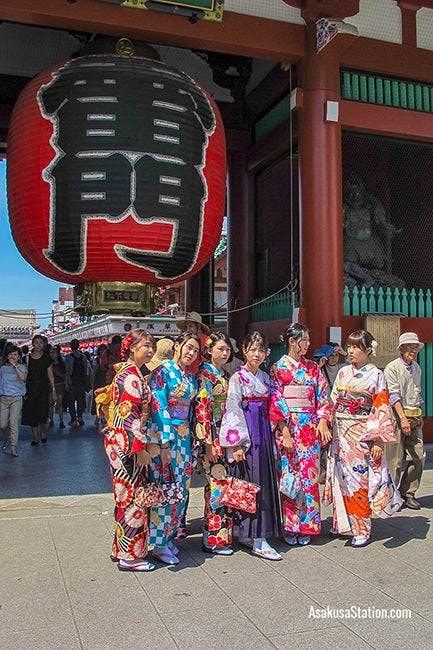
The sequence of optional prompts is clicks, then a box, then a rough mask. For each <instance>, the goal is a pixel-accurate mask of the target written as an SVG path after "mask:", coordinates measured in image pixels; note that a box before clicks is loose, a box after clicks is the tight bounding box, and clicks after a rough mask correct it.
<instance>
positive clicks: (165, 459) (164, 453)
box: [159, 447, 171, 465]
mask: <svg viewBox="0 0 433 650" xmlns="http://www.w3.org/2000/svg"><path fill="white" fill-rule="evenodd" d="M159 456H160V458H161V463H162V464H163V465H170V463H171V449H170V447H164V449H163V448H162V447H161V452H160V454H159Z"/></svg>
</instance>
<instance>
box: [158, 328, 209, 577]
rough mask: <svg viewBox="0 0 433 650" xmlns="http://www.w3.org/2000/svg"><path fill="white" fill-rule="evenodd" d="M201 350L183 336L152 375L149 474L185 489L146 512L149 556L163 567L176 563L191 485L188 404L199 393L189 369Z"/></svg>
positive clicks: (191, 337)
mask: <svg viewBox="0 0 433 650" xmlns="http://www.w3.org/2000/svg"><path fill="white" fill-rule="evenodd" d="M199 352H200V339H199V337H198V336H196V335H195V334H190V333H189V332H184V333H183V334H182V335H181V336H179V338H178V339H177V340H176V342H175V344H174V357H173V359H172V360H166V361H163V362H162V364H161V365H160V366H159V367H158V368H157V369H156V370H155V371H154V372H153V373H152V374H151V375H150V379H149V387H150V389H151V391H152V408H151V420H150V426H149V429H148V441H149V443H150V444H149V452H150V453H151V455H152V465H151V474H152V476H153V479H154V480H155V481H160V480H161V479H163V481H164V482H167V483H171V482H173V480H174V481H175V482H176V483H177V484H178V485H180V486H182V487H183V499H182V500H181V501H179V502H178V503H176V504H174V505H165V506H159V507H155V508H152V509H151V512H150V524H149V525H150V544H151V545H153V546H154V549H153V555H154V557H155V558H156V559H158V560H160V561H161V562H165V563H166V564H178V563H179V558H178V557H177V554H178V549H177V547H176V546H175V544H174V543H173V542H172V539H173V538H174V537H175V535H176V532H177V529H178V527H179V523H180V520H181V518H182V515H183V514H184V512H185V509H186V504H187V499H188V494H189V488H190V483H191V473H192V472H191V469H192V462H191V461H192V457H191V430H190V427H191V415H192V413H191V411H192V408H191V402H192V400H193V399H194V398H195V396H196V394H197V379H196V378H195V377H194V375H192V374H191V373H189V372H188V366H190V365H191V364H192V363H193V361H194V360H195V359H196V358H197V355H198V354H199Z"/></svg>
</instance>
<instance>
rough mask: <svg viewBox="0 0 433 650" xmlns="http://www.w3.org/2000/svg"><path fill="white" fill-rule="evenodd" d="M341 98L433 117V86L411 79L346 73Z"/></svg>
mask: <svg viewBox="0 0 433 650" xmlns="http://www.w3.org/2000/svg"><path fill="white" fill-rule="evenodd" d="M341 97H342V98H343V99H349V100H351V101H356V102H366V103H367V104H378V105H380V106H392V107H393V108H404V109H407V110H410V111H421V112H424V113H433V84H425V83H416V82H414V81H410V80H407V79H396V78H394V77H384V76H382V75H377V74H363V73H360V72H353V71H351V70H343V71H342V73H341Z"/></svg>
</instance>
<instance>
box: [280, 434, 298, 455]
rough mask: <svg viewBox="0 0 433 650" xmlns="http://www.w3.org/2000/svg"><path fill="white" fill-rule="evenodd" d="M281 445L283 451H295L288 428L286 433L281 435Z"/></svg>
mask: <svg viewBox="0 0 433 650" xmlns="http://www.w3.org/2000/svg"><path fill="white" fill-rule="evenodd" d="M281 445H282V447H283V449H286V451H290V452H292V451H294V449H295V446H294V444H293V438H292V436H291V434H290V431H289V429H288V428H287V432H286V433H283V440H282V442H281Z"/></svg>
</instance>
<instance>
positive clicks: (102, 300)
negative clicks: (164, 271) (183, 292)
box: [74, 282, 156, 316]
mask: <svg viewBox="0 0 433 650" xmlns="http://www.w3.org/2000/svg"><path fill="white" fill-rule="evenodd" d="M155 292H156V289H155V287H153V286H152V285H150V284H143V283H142V282H83V283H82V284H77V285H75V287H74V309H75V311H77V312H78V313H79V314H81V315H83V316H93V315H95V314H131V315H132V316H148V315H149V314H152V313H153V312H154V311H155V301H154V295H155Z"/></svg>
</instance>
